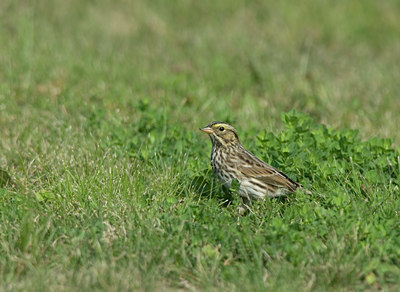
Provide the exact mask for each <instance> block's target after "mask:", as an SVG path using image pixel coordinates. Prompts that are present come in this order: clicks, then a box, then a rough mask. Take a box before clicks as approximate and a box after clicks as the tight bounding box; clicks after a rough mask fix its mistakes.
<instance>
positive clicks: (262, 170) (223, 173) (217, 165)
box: [200, 122, 310, 200]
mask: <svg viewBox="0 0 400 292" xmlns="http://www.w3.org/2000/svg"><path fill="white" fill-rule="evenodd" d="M200 130H202V131H203V132H206V133H207V134H208V135H209V136H210V138H211V141H212V150H211V166H212V168H213V171H214V173H215V174H216V175H217V177H218V178H219V179H220V180H221V181H222V183H223V184H224V185H225V186H226V187H228V188H230V187H231V184H232V180H233V179H237V180H238V181H239V183H240V188H239V194H240V196H241V197H242V198H244V199H245V200H249V199H261V198H264V197H266V196H267V197H277V196H283V195H286V194H288V193H292V192H294V191H296V189H297V188H299V187H300V188H303V186H302V185H301V184H299V183H297V182H295V181H294V180H292V179H291V178H289V177H288V176H287V175H286V174H284V173H283V172H282V171H280V170H278V169H276V168H275V167H273V166H271V165H269V164H268V163H266V162H264V161H262V160H261V159H259V158H257V157H256V156H255V155H254V154H252V153H251V152H249V151H247V150H246V149H245V148H244V146H243V145H242V143H241V142H240V140H239V136H238V134H237V131H236V129H235V128H234V127H232V126H231V125H229V124H227V123H224V122H213V123H211V124H210V125H208V126H207V127H204V128H201V129H200ZM304 191H305V192H306V193H310V192H309V191H308V190H306V189H304Z"/></svg>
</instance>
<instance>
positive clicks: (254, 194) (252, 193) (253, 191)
mask: <svg viewBox="0 0 400 292" xmlns="http://www.w3.org/2000/svg"><path fill="white" fill-rule="evenodd" d="M239 194H240V196H242V197H245V198H250V199H256V200H258V199H263V198H265V197H270V198H273V197H280V196H285V195H286V194H287V191H286V190H284V189H277V190H276V191H274V192H273V191H270V190H268V189H267V188H266V187H260V186H258V185H255V184H254V183H252V182H251V181H249V180H243V181H242V182H241V183H240V188H239Z"/></svg>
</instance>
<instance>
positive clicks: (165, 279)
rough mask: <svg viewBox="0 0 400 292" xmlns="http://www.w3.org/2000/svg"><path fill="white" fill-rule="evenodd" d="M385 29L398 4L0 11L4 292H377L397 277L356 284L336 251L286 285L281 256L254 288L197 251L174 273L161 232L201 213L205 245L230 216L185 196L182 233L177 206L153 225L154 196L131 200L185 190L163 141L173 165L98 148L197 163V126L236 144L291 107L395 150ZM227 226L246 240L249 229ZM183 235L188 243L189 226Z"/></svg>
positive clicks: (347, 260)
mask: <svg viewBox="0 0 400 292" xmlns="http://www.w3.org/2000/svg"><path fill="white" fill-rule="evenodd" d="M399 19H400V2H398V1H396V0H388V1H373V0H365V1H347V0H339V1H326V0H322V1H317V0H314V1H311V0H309V1H302V2H293V1H286V0H285V1H245V0H242V1H227V0H221V1H209V0H205V1H188V0H177V1H160V0H155V1H144V0H136V1H125V0H116V1H95V0H93V1H76V0H71V1H60V0H55V1H46V0H35V1H28V0H25V1H23V0H22V1H11V0H4V1H1V2H0V170H1V169H3V170H4V171H6V173H7V175H9V176H10V179H8V178H7V184H6V183H1V185H0V186H2V187H4V189H2V192H3V197H2V202H1V204H2V205H1V210H2V212H1V213H2V215H1V218H2V220H3V223H2V225H3V227H2V229H1V230H2V231H1V236H0V243H1V246H2V248H1V257H2V260H1V262H0V263H1V266H0V272H1V275H2V280H1V281H2V282H3V288H4V289H8V290H15V289H17V290H24V289H27V288H31V289H48V290H52V289H61V290H63V289H64V290H69V289H72V290H73V289H79V288H82V287H84V288H87V289H104V290H110V289H111V290H113V289H115V290H117V289H132V288H134V289H139V290H140V289H141V290H160V289H165V290H169V289H171V290H173V289H175V288H176V287H180V288H183V289H196V288H200V289H201V288H204V289H206V288H207V289H212V288H211V287H214V286H216V287H219V288H221V289H226V290H228V289H237V290H240V287H241V285H244V286H243V287H249V288H252V289H259V290H263V289H264V288H265V286H264V284H265V283H266V282H268V285H270V286H269V287H272V289H274V288H275V289H277V288H280V289H282V290H284V289H295V288H297V289H299V287H303V288H304V289H313V288H314V289H315V287H317V289H318V288H320V289H322V288H324V289H333V290H335V289H337V288H338V287H345V288H344V290H346V287H347V289H350V290H351V289H360V287H362V288H365V286H362V285H364V283H365V282H367V283H370V284H371V283H372V284H375V283H376V282H379V283H380V284H379V285H383V284H384V283H389V284H388V285H389V286H384V287H386V288H388V289H393V287H394V286H391V285H392V284H390V283H396V281H397V280H393V281H392V282H390V279H392V278H390V277H389V281H388V282H385V281H387V277H386V278H384V276H382V278H380V280H376V279H375V278H374V277H378V278H379V277H380V276H379V275H378V276H375V274H374V273H373V272H371V273H370V271H371V270H372V268H370V269H369V270H368V269H366V270H365V271H364V270H363V272H362V273H365V274H362V276H360V274H359V271H358V270H357V268H359V262H358V261H357V254H356V255H355V256H354V258H353V257H352V256H353V255H351V256H350V255H349V254H347V253H343V250H345V248H347V247H348V246H347V245H346V244H345V243H344V242H343V241H341V239H340V238H339V239H337V240H338V241H337V242H334V241H333V244H334V245H335V246H334V250H333V251H331V252H327V253H328V256H327V258H326V254H324V253H323V252H321V253H322V255H318V252H317V254H316V255H315V256H316V262H315V265H316V266H317V271H319V272H320V273H321V274H323V275H325V278H324V277H321V278H318V277H319V276H317V279H315V278H314V279H313V278H312V277H315V274H312V275H314V276H312V277H311V276H310V278H308V276H309V275H310V273H314V272H315V271H314V270H313V271H312V272H310V273H302V271H303V267H302V262H301V260H300V259H299V262H298V264H297V265H295V264H293V263H294V262H295V261H294V260H293V262H290V264H288V263H287V261H286V259H285V257H284V256H282V258H280V255H278V256H277V258H274V260H275V261H271V263H270V265H269V266H268V268H269V271H272V275H269V278H268V279H267V276H266V275H267V274H266V273H264V272H263V265H264V264H265V263H263V262H262V260H260V258H258V259H259V260H260V261H256V262H254V263H252V264H253V266H252V265H250V267H251V268H249V266H246V265H243V266H241V265H240V263H238V262H235V259H234V258H231V259H229V262H228V260H227V262H226V265H229V264H230V263H231V262H233V263H234V264H232V266H235V267H237V270H233V271H235V272H232V271H231V270H227V271H226V272H225V274H224V273H223V274H222V275H220V274H219V273H218V272H217V270H218V269H217V268H215V266H214V264H213V262H212V263H211V264H210V263H208V262H207V263H206V262H202V261H201V260H199V262H196V260H195V259H196V258H197V257H199V256H198V255H196V254H195V252H193V253H194V254H190V255H189V254H188V255H187V258H186V257H185V256H183V257H182V259H181V262H179V261H175V256H176V257H177V255H175V254H174V257H173V258H171V257H168V253H170V254H173V253H174V252H175V250H174V249H173V248H175V247H176V246H179V244H180V241H179V240H183V239H182V238H180V237H179V238H178V237H177V238H174V237H171V236H168V232H171V234H175V233H174V232H177V233H178V235H179V234H180V233H181V229H179V228H183V226H186V225H185V224H188V223H185V222H192V221H190V220H192V219H190V218H195V217H194V216H195V215H193V216H192V213H193V214H197V215H196V216H199V215H198V213H196V212H198V211H195V210H198V209H196V208H205V210H206V211H207V212H208V213H209V214H210V215H207V216H210V218H211V219H210V220H211V221H210V222H214V223H215V226H213V228H215V229H214V230H219V231H218V232H225V231H224V226H225V225H224V224H226V222H227V221H232V222H235V221H234V220H236V217H237V214H236V213H235V212H232V214H230V213H228V211H226V210H221V207H220V206H215V205H213V204H214V203H215V201H210V202H202V203H201V204H200V207H198V206H194V205H193V204H194V203H193V202H192V201H190V198H189V199H188V200H189V201H188V203H185V204H184V206H183V207H182V208H183V209H177V210H179V212H184V214H185V216H188V217H187V218H189V219H185V218H186V217H184V216H183V215H182V216H183V217H182V218H184V219H182V221H180V220H178V219H177V218H180V217H179V216H180V215H179V216H178V217H173V216H171V217H168V216H169V214H170V213H169V212H173V210H175V209H174V208H175V207H170V209H168V208H167V209H166V210H165V213H163V212H164V211H160V210H164V209H163V208H164V205H162V204H164V201H163V200H164V199H165V198H164V199H163V198H159V197H157V200H155V201H154V202H147V201H145V200H144V199H143V200H144V201H141V199H140V198H139V199H138V198H135V197H133V196H132V194H135V193H143V194H147V193H151V194H158V193H161V194H164V195H165V196H166V198H167V199H166V200H169V197H168V196H167V195H171V194H176V193H179V192H183V191H182V190H181V189H180V188H179V186H180V183H181V182H180V180H181V179H182V177H180V173H181V172H182V171H184V170H185V166H183V167H181V166H180V163H183V162H182V161H186V160H185V155H186V154H187V153H190V152H191V149H187V148H184V147H183V146H182V145H178V143H177V142H176V141H175V142H173V143H177V145H176V147H181V148H182V147H183V149H181V152H182V153H183V154H182V156H180V157H178V159H176V161H175V160H174V159H175V158H176V157H173V156H171V157H170V158H168V159H169V160H168V163H165V162H164V160H163V159H165V158H158V160H156V161H152V162H141V161H140V160H135V159H134V160H132V157H122V158H121V157H119V156H118V155H116V154H115V153H114V152H113V150H110V151H108V150H107V148H106V147H105V146H104V145H106V146H107V145H114V144H113V143H119V141H120V140H121V139H122V140H123V139H125V138H124V135H125V136H126V135H131V136H133V137H131V136H129V139H132V141H133V142H132V143H137V144H138V145H145V144H147V143H155V142H154V141H157V139H158V135H164V136H169V135H171V136H172V135H176V136H177V137H179V135H180V132H182V131H185V133H186V132H190V133H192V134H188V135H189V136H190V135H191V137H192V140H191V141H192V144H191V145H192V147H193V149H196V151H194V153H200V152H201V153H202V154H203V157H198V159H199V160H201V161H203V162H204V163H203V162H202V165H208V163H209V160H208V159H209V152H208V150H207V153H205V151H206V150H205V149H204V145H206V143H207V145H208V146H209V141H208V140H206V139H205V138H204V137H203V136H202V134H201V133H199V132H198V128H199V127H201V126H205V125H206V124H208V123H209V122H211V121H213V120H228V121H231V122H233V123H234V125H235V126H236V127H237V128H238V130H239V131H240V133H242V134H241V137H243V136H244V137H246V139H245V141H246V142H245V144H251V143H254V140H255V137H254V135H253V134H256V133H260V132H261V131H263V130H267V131H272V132H275V133H276V132H278V131H279V130H280V127H281V113H282V112H284V111H289V110H291V109H296V110H297V111H299V112H304V113H307V114H309V115H311V116H312V117H314V118H315V119H316V120H317V121H318V122H321V123H325V124H327V125H329V126H334V127H337V128H342V127H347V128H353V129H359V131H360V134H361V136H362V137H364V138H367V137H372V136H376V135H379V136H383V137H387V138H394V139H395V145H399V141H400V140H399V138H400V134H399V131H398V129H399V127H398V125H399V117H398V116H399V114H398V113H399V112H400V99H399V97H398V92H399V91H400V90H399V89H400V88H399V87H400V85H399V84H400V83H399V80H400V66H399V64H400V54H399V52H400V38H399V35H400V21H399ZM149 108H150V109H149ZM148 112H150V114H149V113H148ZM156 116H158V117H161V118H157V119H156V118H154V119H153V118H152V117H156ZM161 121H162V122H161ZM156 122H157V123H156ZM136 125H137V126H136ZM123 126H126V127H125V128H126V132H125V130H123V129H125V128H124V127H123ZM154 129H155V130H154ZM130 130H132V133H130V134H129V131H130ZM172 130H173V131H172ZM135 131H137V133H139V132H140V133H142V134H140V135H139V134H137V135H136V132H135ZM146 131H153V132H152V133H153V134H152V135H149V136H146V135H145V133H146ZM143 133H144V134H143ZM189 140H190V139H189ZM110 141H111V142H110ZM199 141H201V142H199ZM252 141H253V142H252ZM121 143H122V142H121ZM171 143H172V142H171ZM188 143H189V142H188ZM199 143H201V144H199ZM185 145H186V144H185ZM171 147H172V146H171ZM200 149H201V151H199V150H200ZM132 156H133V157H135V153H133V154H132ZM165 161H166V159H165ZM185 163H187V162H185ZM5 176H6V174H4V177H5ZM184 178H186V177H185V176H184ZM2 181H3V182H4V181H5V179H2ZM10 181H12V184H13V187H9V184H10V183H9V182H10ZM184 185H185V184H184ZM148 190H149V191H148ZM59 193H60V194H62V195H64V196H65V197H64V199H65V200H61V203H60V202H58V203H54V205H50V207H49V206H47V205H44V204H43V201H46V200H49V201H52V200H54V197H55V196H56V195H57V194H59ZM77 194H79V196H78V195H77ZM121 194H125V196H122V195H121ZM126 194H128V195H126ZM143 196H144V195H143ZM171 196H174V195H171ZM153 198H154V197H153ZM143 202H146V203H143ZM174 202H175V201H173V203H174ZM185 202H186V201H185ZM135 204H137V205H135ZM142 204H143V205H142ZM146 204H148V205H146ZM271 204H272V205H273V206H275V208H277V210H278V211H273V210H274V209H273V208H272V207H271V208H272V209H268V210H269V211H268V212H270V213H268V214H270V215H268V216H273V215H274V214H275V215H276V214H277V213H279V212H280V211H279V210H280V208H283V207H282V206H281V205H279V203H277V202H272V203H271ZM143 206H147V207H143ZM149 206H155V207H154V209H151V207H149ZM160 206H161V207H160ZM167 206H169V205H168V204H167ZM204 206H205V207H204ZM135 208H137V209H135ZM157 208H160V209H157ZM176 208H178V207H176ZM179 208H180V207H179ZM207 208H208V209H207ZM171 210H172V211H171ZM182 210H183V211H182ZM135 212H136V213H135ZM185 212H188V214H189V213H190V214H189V215H187V214H186V213H185ZM207 212H206V213H207ZM213 212H221V215H219V214H216V213H213ZM274 212H275V213H274ZM229 214H230V215H229ZM271 214H272V215H271ZM135 216H136V217H135ZM147 216H148V217H147ZM152 216H154V218H152ZM157 216H164V217H157ZM213 216H215V218H214V217H213ZM218 216H220V217H218ZM278 217H279V216H278ZM138 218H140V220H139V219H138ZM160 218H161V219H160ZM205 218H208V217H205ZM157 220H161V223H157V222H159V221H157ZM163 220H165V222H167V223H165V224H167V226H169V227H168V228H170V229H168V228H165V226H164V225H163V224H164V223H163V222H164V221H163ZM185 220H186V221H185ZM238 220H239V219H238ZM242 220H243V222H242V223H241V224H244V225H245V226H246V227H247V228H248V229H247V230H253V229H254V228H255V227H254V226H258V225H257V224H259V222H255V223H254V222H252V221H251V220H252V219H250V218H244V219H242ZM278 221H279V220H278V219H277V222H278ZM278 223H279V222H278ZM278 223H277V224H278ZM180 224H182V225H180ZM191 224H194V225H193V227H192V226H190V228H193V230H196V228H197V227H198V225H196V224H200V223H198V222H196V221H195V222H194V223H193V222H192V223H191ZM252 224H254V225H252ZM279 224H280V223H279ZM138 226H139V227H138ZM160 226H162V227H160ZM260 226H261V223H260ZM279 226H280V225H279ZM282 226H283V225H282ZM200 227H201V228H204V232H205V234H208V233H207V228H206V227H204V226H203V225H201V226H200ZM163 228H165V229H163ZM210 228H211V227H210ZM252 228H253V229H252ZM282 228H283V227H282ZM285 228H286V227H285ZM349 228H350V227H349ZM153 229H154V232H155V233H156V232H158V231H159V232H160V233H156V235H154V234H153V233H152V232H153V231H152V230H153ZM160 230H161V231H160ZM226 230H227V231H226V234H225V235H224V236H225V237H226V238H230V237H229V236H231V233H230V231H231V229H229V228H228V227H227V228H226ZM254 230H255V231H254V232H255V233H257V229H256V228H255V229H254ZM83 231H84V232H86V233H82V232H83ZM135 232H137V233H135ZM248 232H249V234H250V235H251V236H253V235H254V234H252V233H251V231H248ZM215 233H217V232H216V231H215ZM99 234H103V235H104V234H105V235H104V237H103V239H102V240H103V241H104V240H105V241H106V243H104V242H103V241H101V240H98V238H99V236H100V235H99ZM127 234H128V235H127ZM129 234H131V235H130V236H129ZM200 234H201V233H199V236H200ZM232 234H234V233H232ZM283 234H285V233H283ZM245 235H246V234H245ZM250 235H249V236H250ZM107 236H108V237H107ZM182 236H184V234H183V233H182ZM210 236H211V235H210ZM215 236H217V235H215ZM232 236H234V235H232ZM254 236H255V237H256V235H254ZM385 236H386V235H385ZM104 238H105V239H104ZM115 238H119V239H121V238H122V241H116V242H117V243H116V245H114V246H112V248H110V247H109V246H110V245H109V243H108V241H107V240H110V241H111V242H114V240H115ZM141 238H144V239H143V240H142V241H141ZM223 238H224V237H223ZM273 238H274V237H273ZM147 239H151V244H149V243H148V242H146V240H147ZM255 239H257V238H255ZM218 240H219V239H218ZM229 240H230V239H229ZM229 240H228V239H227V240H226V242H227V244H233V242H235V241H234V240H233V239H232V241H229ZM258 240H259V242H262V239H260V238H258ZM99 242H100V243H99ZM169 242H172V243H171V245H169ZM103 244H104V246H103ZM252 244H254V246H255V247H257V244H258V243H257V242H255V243H251V242H250V243H249V245H250V246H253V245H252ZM260 244H261V243H260ZM107 247H108V248H107ZM336 248H337V250H336ZM342 248H343V250H342ZM350 249H351V247H350ZM132 250H133V251H137V254H136V253H134V254H131V252H132ZM216 250H217V251H216ZM277 250H278V251H279V250H280V246H279V244H278V248H277ZM156 252H159V253H160V255H159V257H156V259H153V258H152V254H154V253H156ZM201 252H204V253H205V254H207V255H208V256H210V257H211V258H213V257H214V256H215V254H217V255H218V253H219V251H218V249H214V247H213V246H211V245H210V246H209V245H205V246H203V247H202V249H201ZM313 252H314V250H312V251H311V252H310V253H311V254H312V253H313ZM189 253H190V252H189ZM221 253H222V251H221ZM338 254H341V255H342V258H338V257H337V255H338ZM188 259H190V260H192V261H193V262H194V263H192V264H193V267H194V268H193V270H192V269H190V268H188V267H190V264H188V262H189V260H188ZM256 259H257V258H256ZM312 260H314V258H312ZM325 260H326V266H324V264H325ZM285 261H286V262H285ZM121 262H122V264H121ZM283 262H284V263H286V265H284V264H282V266H281V263H283ZM139 263H143V266H139V267H138V264H139ZM219 264H220V265H221V266H223V265H225V262H224V263H219ZM291 264H293V265H294V267H293V266H291ZM372 266H373V267H375V264H374V263H372V264H371V267H372ZM257 267H259V268H260V269H257ZM360 269H361V268H360ZM246 271H247V274H246ZM332 271H333V272H332ZM351 271H355V272H354V273H352V272H351ZM253 272H254V273H253ZM397 272H398V271H397ZM397 272H396V273H397ZM235 273H236V274H235ZM360 273H361V272H360ZM396 273H394V274H396ZM383 274H384V273H383ZM241 275H246V276H245V277H243V278H241ZM317 275H318V273H317ZM396 275H397V274H396ZM263 277H264V278H265V279H264V278H263ZM229 278H230V279H233V280H232V283H230V282H229V281H227V280H226V279H229ZM70 279H73V280H70ZM132 279H134V280H133V282H132ZM290 279H297V280H296V281H297V282H296V281H294V282H291V280H290ZM326 279H329V280H326ZM360 279H361V280H360ZM365 279H367V280H365ZM396 279H397V278H396ZM135 281H136V282H135ZM257 281H259V282H257ZM263 281H264V282H263ZM252 283H253V284H252ZM254 283H256V284H254ZM299 283H300V284H299ZM360 283H361V284H360ZM308 284H309V286H307V285H308ZM302 285H303V286H302ZM313 285H316V286H313ZM335 285H336V286H335ZM343 285H344V286H343ZM346 285H348V286H346ZM360 285H361V286H360ZM379 285H378V286H372V289H375V288H376V289H379V288H380V287H381V286H379ZM370 288H371V287H370ZM302 290H303V289H302Z"/></svg>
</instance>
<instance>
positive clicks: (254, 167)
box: [238, 159, 301, 192]
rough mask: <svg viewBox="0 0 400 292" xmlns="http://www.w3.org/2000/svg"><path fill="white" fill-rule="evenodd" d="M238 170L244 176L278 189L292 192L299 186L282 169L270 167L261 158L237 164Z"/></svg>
mask: <svg viewBox="0 0 400 292" xmlns="http://www.w3.org/2000/svg"><path fill="white" fill-rule="evenodd" d="M238 170H239V171H240V172H241V173H242V174H243V175H244V176H245V177H250V178H253V179H256V180H258V181H260V182H261V183H263V184H266V185H269V186H273V187H276V188H279V189H282V188H283V189H286V190H288V191H290V192H294V191H295V190H296V188H297V187H299V186H301V185H300V184H298V183H297V182H295V181H294V180H292V179H291V178H289V177H288V176H287V175H286V174H284V173H283V172H282V171H280V170H278V169H276V168H274V167H272V166H271V165H269V164H267V163H265V162H264V161H262V160H258V159H257V163H256V164H242V165H240V166H238Z"/></svg>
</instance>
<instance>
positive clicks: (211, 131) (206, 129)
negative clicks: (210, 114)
mask: <svg viewBox="0 0 400 292" xmlns="http://www.w3.org/2000/svg"><path fill="white" fill-rule="evenodd" d="M200 130H202V131H203V132H205V133H207V134H212V133H214V130H213V129H212V128H210V127H204V128H200Z"/></svg>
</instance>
